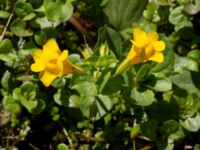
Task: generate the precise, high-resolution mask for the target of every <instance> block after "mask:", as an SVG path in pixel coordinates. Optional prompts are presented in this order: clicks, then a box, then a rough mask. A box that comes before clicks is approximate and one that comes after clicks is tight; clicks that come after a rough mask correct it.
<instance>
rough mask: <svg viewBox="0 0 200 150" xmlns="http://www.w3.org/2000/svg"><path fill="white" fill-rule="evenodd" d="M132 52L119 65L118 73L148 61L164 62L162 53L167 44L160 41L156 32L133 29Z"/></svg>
mask: <svg viewBox="0 0 200 150" xmlns="http://www.w3.org/2000/svg"><path fill="white" fill-rule="evenodd" d="M131 42H132V47H131V50H130V51H129V53H128V56H127V57H126V58H125V60H124V61H123V62H122V63H121V64H120V65H119V67H118V68H117V71H116V73H117V74H119V73H121V72H123V71H124V70H125V69H126V68H127V67H128V66H130V65H134V64H138V63H143V62H146V61H148V60H150V61H154V62H157V63H161V62H163V61H164V55H163V53H162V51H163V50H164V49H165V43H164V42H163V41H159V35H158V33H157V32H155V31H151V32H147V33H146V32H144V31H143V30H142V29H140V28H134V29H133V40H131Z"/></svg>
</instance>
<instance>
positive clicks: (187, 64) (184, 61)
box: [175, 56, 199, 72]
mask: <svg viewBox="0 0 200 150" xmlns="http://www.w3.org/2000/svg"><path fill="white" fill-rule="evenodd" d="M175 58H176V59H175V71H176V72H180V71H182V70H184V69H188V70H191V71H196V72H198V71H199V67H198V63H197V61H195V60H193V59H190V58H187V57H184V56H182V57H179V56H176V57H175Z"/></svg>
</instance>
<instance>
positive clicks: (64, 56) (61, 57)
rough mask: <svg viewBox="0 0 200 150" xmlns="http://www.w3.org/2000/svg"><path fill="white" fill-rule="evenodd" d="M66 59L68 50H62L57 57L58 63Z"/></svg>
mask: <svg viewBox="0 0 200 150" xmlns="http://www.w3.org/2000/svg"><path fill="white" fill-rule="evenodd" d="M67 57H68V50H64V51H63V52H62V54H61V55H60V56H59V57H58V60H59V61H63V60H65V59H66V58H67Z"/></svg>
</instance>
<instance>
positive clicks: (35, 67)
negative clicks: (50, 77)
mask: <svg viewBox="0 0 200 150" xmlns="http://www.w3.org/2000/svg"><path fill="white" fill-rule="evenodd" d="M44 68H45V64H44V61H37V62H36V63H34V64H32V65H31V70H32V71H33V72H40V71H43V70H44Z"/></svg>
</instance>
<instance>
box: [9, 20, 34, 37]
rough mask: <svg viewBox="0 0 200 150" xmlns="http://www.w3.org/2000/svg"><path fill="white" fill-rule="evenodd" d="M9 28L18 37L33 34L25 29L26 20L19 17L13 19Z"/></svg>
mask: <svg viewBox="0 0 200 150" xmlns="http://www.w3.org/2000/svg"><path fill="white" fill-rule="evenodd" d="M10 30H11V32H13V33H14V34H15V35H16V36H19V37H28V36H32V35H33V32H32V31H29V30H27V29H26V22H25V21H23V20H22V19H19V18H17V19H15V20H14V21H13V22H12V23H11V25H10Z"/></svg>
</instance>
